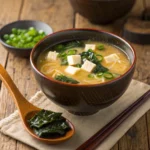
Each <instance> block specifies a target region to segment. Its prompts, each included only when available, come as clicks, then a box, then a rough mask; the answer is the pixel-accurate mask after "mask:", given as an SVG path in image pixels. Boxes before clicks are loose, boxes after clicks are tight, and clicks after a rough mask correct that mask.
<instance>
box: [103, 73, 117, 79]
mask: <svg viewBox="0 0 150 150" xmlns="http://www.w3.org/2000/svg"><path fill="white" fill-rule="evenodd" d="M103 76H104V77H105V78H106V79H112V78H113V77H114V76H113V74H112V73H110V72H105V73H104V74H103Z"/></svg>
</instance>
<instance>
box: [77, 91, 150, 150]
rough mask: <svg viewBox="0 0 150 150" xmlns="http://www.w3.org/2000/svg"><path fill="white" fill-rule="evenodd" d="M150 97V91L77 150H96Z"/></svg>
mask: <svg viewBox="0 0 150 150" xmlns="http://www.w3.org/2000/svg"><path fill="white" fill-rule="evenodd" d="M149 97H150V90H148V91H147V92H146V93H145V94H143V95H142V96H141V97H140V98H138V99H137V101H135V102H134V103H133V104H132V105H130V106H129V107H128V108H127V109H125V110H124V111H123V112H122V113H121V114H119V115H118V116H117V117H116V118H114V119H113V120H112V121H110V122H109V123H108V124H107V125H106V126H104V127H103V128H102V129H101V130H99V131H98V132H97V133H96V134H94V135H93V136H92V137H91V138H89V139H88V140H87V141H86V142H85V143H83V144H82V145H81V146H79V147H78V148H77V149H76V150H94V149H95V148H96V147H97V146H98V145H100V144H101V143H102V142H103V141H104V140H105V139H106V138H107V137H108V136H109V135H110V134H111V133H112V132H113V131H114V130H115V129H116V128H117V127H118V126H119V125H120V124H121V123H122V122H123V121H124V120H126V119H127V118H128V117H129V116H130V115H131V114H132V113H133V112H134V111H135V110H136V109H137V108H139V107H140V106H141V105H142V104H144V103H145V102H146V101H147V100H148V98H149Z"/></svg>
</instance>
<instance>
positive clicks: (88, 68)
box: [81, 60, 96, 72]
mask: <svg viewBox="0 0 150 150" xmlns="http://www.w3.org/2000/svg"><path fill="white" fill-rule="evenodd" d="M95 67H96V65H95V64H94V63H92V62H90V61H88V60H86V61H85V62H84V64H83V65H82V67H81V68H82V69H83V70H85V71H87V72H92V70H93V69H94V68H95Z"/></svg>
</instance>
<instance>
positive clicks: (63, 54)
mask: <svg viewBox="0 0 150 150" xmlns="http://www.w3.org/2000/svg"><path fill="white" fill-rule="evenodd" d="M130 65H131V63H130V60H129V58H128V56H127V55H126V54H125V53H124V52H123V51H122V50H120V49H118V48H117V47H115V46H113V45H109V44H106V43H101V42H97V41H73V42H68V43H62V44H59V45H56V46H54V47H52V48H51V49H49V50H46V51H43V52H42V53H41V54H40V55H39V57H38V60H37V68H38V69H39V70H40V72H42V73H43V74H45V75H46V76H48V77H52V78H54V79H56V80H59V81H62V82H67V83H72V84H97V83H103V82H107V81H110V80H113V79H115V78H117V77H119V76H120V75H123V74H124V73H125V72H126V71H127V70H128V69H129V67H130Z"/></svg>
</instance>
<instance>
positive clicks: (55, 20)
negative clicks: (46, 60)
mask: <svg viewBox="0 0 150 150" xmlns="http://www.w3.org/2000/svg"><path fill="white" fill-rule="evenodd" d="M148 4H149V6H150V1H149V0H147V5H148ZM0 10H1V13H0V27H2V26H3V25H5V24H7V23H9V22H12V21H15V20H20V19H21V20H22V19H32V20H41V21H44V22H46V23H48V24H49V25H51V27H52V28H53V30H54V31H58V30H61V29H67V28H73V27H76V28H82V27H88V28H97V29H103V30H107V31H111V32H113V33H116V34H120V33H121V29H122V26H123V24H124V23H125V18H126V17H124V18H122V19H120V20H118V21H116V22H114V23H113V24H111V25H104V26H102V25H93V24H91V23H90V22H88V21H87V20H86V19H85V18H83V17H82V16H80V15H79V14H77V13H74V12H73V10H72V8H71V6H70V3H69V0H5V1H4V0H0ZM142 10H143V4H142V1H141V0H137V3H136V5H135V7H134V8H133V10H132V12H131V13H130V15H136V16H138V15H140V14H141V12H142ZM132 45H133V46H134V48H135V49H136V52H137V57H138V60H137V67H136V70H135V74H134V79H137V80H139V81H143V82H145V83H148V84H150V45H147V46H146V45H137V44H132ZM0 63H1V64H2V65H3V66H5V68H6V70H7V71H8V72H9V74H10V76H11V77H12V79H13V81H14V82H15V83H16V85H17V86H18V88H19V90H20V91H21V92H22V94H23V95H24V96H25V97H26V98H27V99H29V98H30V97H31V96H32V95H34V93H35V92H36V91H37V90H38V87H37V84H36V82H35V80H34V77H33V75H32V72H31V67H30V63H29V60H28V59H23V58H19V57H17V56H14V55H12V54H10V53H8V52H7V51H6V50H5V49H4V48H3V47H2V46H1V45H0ZM0 90H1V91H0V119H3V118H5V117H7V116H9V115H10V114H11V113H12V112H14V110H15V109H16V107H15V105H14V102H13V101H12V100H11V99H12V98H11V97H10V95H9V93H8V91H7V89H6V88H5V86H4V85H3V84H1V83H0ZM32 149H33V148H31V147H29V146H27V145H24V144H22V143H20V142H18V141H16V140H14V139H12V138H9V137H7V136H5V135H2V134H0V150H32ZM112 150H150V111H149V112H147V113H146V114H145V115H144V116H143V117H142V118H141V119H140V120H139V121H138V122H137V123H136V124H135V125H134V126H133V127H132V128H131V129H130V130H129V131H128V132H127V133H126V134H125V135H124V136H123V137H122V138H121V139H120V140H119V141H118V143H117V144H116V145H115V146H114V147H113V148H112Z"/></svg>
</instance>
